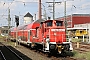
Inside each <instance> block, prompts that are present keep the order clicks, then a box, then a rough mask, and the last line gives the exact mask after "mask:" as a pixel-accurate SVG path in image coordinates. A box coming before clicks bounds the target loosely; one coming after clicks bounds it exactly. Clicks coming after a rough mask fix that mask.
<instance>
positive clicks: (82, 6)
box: [0, 0, 90, 26]
mask: <svg viewBox="0 0 90 60" xmlns="http://www.w3.org/2000/svg"><path fill="white" fill-rule="evenodd" d="M64 1H66V15H71V14H90V0H55V2H61V3H56V4H55V18H59V17H63V16H64ZM46 2H53V0H42V17H43V18H45V17H44V15H45V11H46V16H47V17H51V18H52V17H53V14H52V12H53V8H52V7H49V6H52V4H51V3H46ZM8 8H9V9H10V17H11V25H12V26H15V15H17V16H19V19H20V25H22V24H24V15H25V14H26V13H28V12H29V13H30V14H31V15H33V17H35V14H36V16H37V17H36V19H38V0H0V26H8V21H7V18H8ZM33 19H35V18H33Z"/></svg>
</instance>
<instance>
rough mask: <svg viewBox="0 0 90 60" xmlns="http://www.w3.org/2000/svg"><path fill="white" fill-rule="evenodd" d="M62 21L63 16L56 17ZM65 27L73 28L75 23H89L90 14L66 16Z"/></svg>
mask: <svg viewBox="0 0 90 60" xmlns="http://www.w3.org/2000/svg"><path fill="white" fill-rule="evenodd" d="M57 19H58V20H62V21H64V17H60V18H57ZM66 21H67V27H68V28H73V27H74V25H76V24H85V23H90V14H72V15H68V16H66Z"/></svg>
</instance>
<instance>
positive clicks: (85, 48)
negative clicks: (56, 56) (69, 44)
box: [73, 43, 90, 53]
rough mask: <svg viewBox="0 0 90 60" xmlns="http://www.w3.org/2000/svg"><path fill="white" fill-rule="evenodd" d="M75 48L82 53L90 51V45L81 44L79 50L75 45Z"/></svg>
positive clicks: (74, 44) (75, 44)
mask: <svg viewBox="0 0 90 60" xmlns="http://www.w3.org/2000/svg"><path fill="white" fill-rule="evenodd" d="M73 47H74V49H75V50H77V51H79V52H80V53H83V52H89V51H90V44H85V43H79V48H77V43H73Z"/></svg>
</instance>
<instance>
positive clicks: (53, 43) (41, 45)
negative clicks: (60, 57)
mask: <svg viewBox="0 0 90 60" xmlns="http://www.w3.org/2000/svg"><path fill="white" fill-rule="evenodd" d="M20 28H21V29H20ZM10 34H11V36H13V37H14V38H16V36H15V34H16V30H13V31H11V33H10ZM17 35H18V42H20V43H24V44H27V45H29V46H30V47H31V48H37V49H40V50H43V51H44V52H50V53H52V52H55V53H61V52H63V51H70V50H72V49H73V48H72V45H71V42H67V41H66V32H65V27H64V23H63V21H59V20H46V21H44V20H36V21H34V22H32V23H31V24H26V25H24V26H23V27H20V26H19V27H18V28H17Z"/></svg>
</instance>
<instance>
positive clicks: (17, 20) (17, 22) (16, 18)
mask: <svg viewBox="0 0 90 60" xmlns="http://www.w3.org/2000/svg"><path fill="white" fill-rule="evenodd" d="M15 22H16V42H15V47H16V46H17V40H18V38H17V36H18V34H17V33H18V29H17V27H18V25H19V16H16V15H15Z"/></svg>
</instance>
